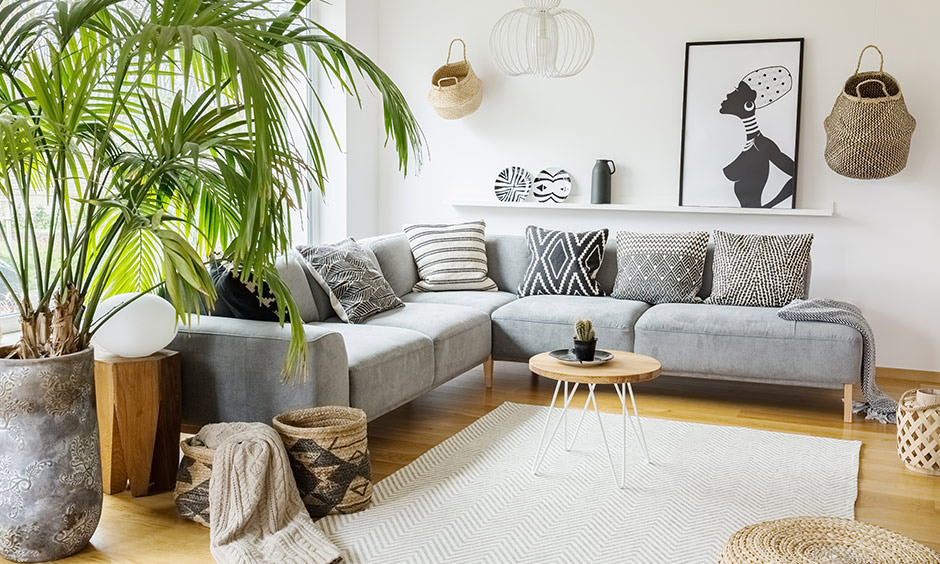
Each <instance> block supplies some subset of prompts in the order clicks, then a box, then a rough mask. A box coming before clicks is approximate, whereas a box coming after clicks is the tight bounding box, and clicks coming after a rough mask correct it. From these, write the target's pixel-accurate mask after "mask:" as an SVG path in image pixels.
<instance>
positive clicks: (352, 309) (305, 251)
mask: <svg viewBox="0 0 940 564" xmlns="http://www.w3.org/2000/svg"><path fill="white" fill-rule="evenodd" d="M297 250H298V251H299V252H300V255H301V256H302V257H304V260H306V261H307V263H308V264H309V265H310V273H311V274H313V277H314V278H315V279H316V281H317V284H319V285H320V287H321V288H323V291H324V292H326V293H327V294H328V295H329V296H330V305H332V306H333V311H335V312H336V315H337V316H339V318H340V319H342V320H343V321H345V322H346V323H362V322H364V321H365V320H366V319H368V318H370V317H372V316H373V315H375V314H377V313H382V312H383V311H388V310H390V309H395V308H399V307H404V306H405V303H404V302H402V301H401V300H400V299H398V296H396V295H395V291H394V290H392V287H391V286H390V285H389V283H388V280H386V279H385V277H384V276H382V273H381V272H380V271H379V269H378V267H377V266H376V265H375V263H373V262H372V259H371V258H370V257H369V254H368V253H366V251H365V249H363V248H362V247H361V246H359V243H357V242H356V241H354V240H353V239H351V238H350V239H346V240H344V241H341V242H339V243H336V244H335V245H313V246H309V247H299V248H298V249H297Z"/></svg>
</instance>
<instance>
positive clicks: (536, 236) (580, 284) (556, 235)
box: [518, 225, 608, 297]
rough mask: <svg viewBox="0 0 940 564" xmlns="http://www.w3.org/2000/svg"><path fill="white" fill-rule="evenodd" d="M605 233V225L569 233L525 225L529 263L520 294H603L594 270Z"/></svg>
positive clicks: (604, 244) (601, 256) (602, 246)
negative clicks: (600, 227) (583, 231)
mask: <svg viewBox="0 0 940 564" xmlns="http://www.w3.org/2000/svg"><path fill="white" fill-rule="evenodd" d="M607 233H608V232H607V229H601V230H599V231H588V232H585V233H570V232H567V231H549V230H547V229H542V228H540V227H535V226H534V225H530V226H528V227H527V228H526V230H525V239H526V245H527V246H528V247H529V255H530V257H529V266H528V268H526V271H525V277H524V278H523V279H522V283H521V284H520V285H519V290H518V294H519V297H524V296H537V295H542V294H552V295H569V296H603V295H604V293H603V291H601V287H600V285H599V284H598V283H597V272H598V271H599V270H600V268H601V263H602V262H603V261H604V247H605V246H606V245H607Z"/></svg>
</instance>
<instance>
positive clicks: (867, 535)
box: [719, 517, 940, 564]
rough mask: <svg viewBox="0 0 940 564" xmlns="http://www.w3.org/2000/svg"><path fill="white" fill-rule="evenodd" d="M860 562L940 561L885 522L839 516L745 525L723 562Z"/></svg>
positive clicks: (724, 553)
mask: <svg viewBox="0 0 940 564" xmlns="http://www.w3.org/2000/svg"><path fill="white" fill-rule="evenodd" d="M813 562H818V563H822V562H832V563H836V562H846V563H848V562H858V563H860V564H861V563H866V564H867V563H872V564H874V563H878V564H940V556H938V555H937V553H936V552H934V551H933V550H930V549H929V548H927V547H926V546H924V545H922V544H920V543H917V542H915V541H913V540H911V539H909V538H907V537H903V536H901V535H899V534H897V533H893V532H891V531H887V530H885V529H882V528H881V527H876V526H874V525H869V524H867V523H860V522H858V521H852V520H850V519H838V518H835V517H793V518H789V519H780V520H778V521H768V522H766V523H760V524H758V525H751V526H750V527H745V528H744V529H741V530H740V531H738V532H737V533H735V534H734V536H732V537H731V538H730V539H729V540H728V542H727V544H725V548H724V551H722V553H721V559H720V560H719V564H794V563H806V564H810V563H813Z"/></svg>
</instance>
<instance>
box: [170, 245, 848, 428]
mask: <svg viewBox="0 0 940 564" xmlns="http://www.w3.org/2000/svg"><path fill="white" fill-rule="evenodd" d="M360 243H361V244H362V245H363V246H364V247H366V248H368V249H371V251H372V252H373V253H374V257H375V261H376V262H377V264H378V266H379V267H380V268H381V270H382V273H383V275H384V276H385V277H386V279H388V281H389V283H390V284H391V286H392V288H393V289H394V290H395V292H396V293H397V294H398V295H399V296H400V297H401V299H402V300H403V301H404V302H405V303H406V306H405V307H404V308H399V309H396V310H393V311H388V312H385V313H381V314H378V315H376V316H374V317H372V318H370V319H368V320H367V321H366V323H364V324H360V325H349V324H345V323H342V322H340V321H339V320H338V319H337V318H336V317H335V315H334V314H333V311H332V308H331V307H330V302H329V299H328V297H327V296H326V294H325V293H324V292H323V291H322V290H321V289H320V288H319V286H318V285H317V284H316V282H315V281H314V280H313V278H312V276H310V275H309V272H305V271H304V270H303V267H302V266H301V265H299V264H292V265H290V268H292V270H290V273H289V275H288V276H285V277H286V278H287V279H288V285H289V286H290V287H291V291H292V293H293V295H294V298H295V300H297V302H298V304H299V305H300V306H301V310H302V312H303V316H304V319H305V321H307V323H305V326H304V329H305V331H306V335H307V339H306V347H307V359H308V365H307V374H306V379H305V381H303V382H299V383H296V384H283V383H282V382H281V379H280V377H281V368H282V366H283V362H284V359H285V356H286V354H287V345H288V342H289V340H290V331H289V328H287V327H280V326H279V325H278V324H277V323H271V322H261V321H247V320H239V319H231V318H222V317H211V316H202V317H201V318H200V319H199V320H198V322H196V323H194V324H193V325H192V326H189V327H181V330H180V333H179V335H178V336H177V338H176V339H175V340H174V342H173V343H172V345H171V346H170V348H173V349H175V350H178V351H180V352H181V353H182V359H183V419H184V423H186V424H187V425H193V426H195V425H202V424H205V423H210V422H220V421H265V422H268V421H270V420H271V418H272V417H273V416H274V415H275V414H277V413H279V412H281V411H284V410H287V409H292V408H298V407H309V406H313V405H351V406H353V407H358V408H361V409H363V410H364V411H365V412H366V413H367V414H368V416H369V418H370V419H374V418H376V417H379V416H381V415H383V414H385V413H387V412H389V411H391V410H393V409H395V408H397V407H399V406H401V405H404V404H406V403H408V402H409V401H411V400H413V399H415V398H417V397H418V396H420V395H422V394H424V393H425V392H427V391H429V390H431V389H433V388H434V387H436V386H438V385H440V384H443V383H444V382H447V381H448V380H451V379H452V378H455V377H457V376H459V375H461V374H463V373H465V372H466V371H468V370H470V369H472V368H474V367H476V366H479V365H481V364H483V365H484V372H485V374H486V376H487V381H488V382H491V381H492V366H493V364H492V360H493V359H495V360H506V361H518V362H525V361H527V360H528V359H529V357H530V356H532V355H535V354H538V353H540V352H544V351H547V350H552V349H556V348H562V347H566V346H568V344H569V343H570V342H571V335H572V326H573V323H574V321H575V320H576V319H578V318H582V317H587V318H590V319H591V320H593V322H594V328H595V330H596V332H597V338H598V346H599V347H601V348H605V349H617V350H626V351H634V352H637V353H641V354H647V355H650V356H653V357H655V358H657V359H659V360H660V362H662V365H663V372H664V374H667V375H675V376H686V377H695V378H710V379H721V380H740V381H749V382H767V383H775V384H789V385H794V386H809V387H816V388H834V389H845V390H846V394H847V397H850V394H851V391H850V390H851V385H852V384H854V383H856V382H858V381H859V375H860V371H861V364H862V339H861V335H860V334H859V333H858V332H857V331H855V330H854V329H851V328H848V327H844V326H840V325H833V324H827V323H814V322H792V321H784V320H782V319H780V318H779V317H777V314H776V313H777V310H776V309H774V308H753V307H735V306H721V305H705V304H662V305H656V306H650V305H649V304H646V303H643V302H635V301H629V300H618V299H614V298H609V297H582V296H531V297H526V298H522V299H518V298H517V297H516V295H515V294H514V293H513V292H514V291H515V289H516V287H517V286H518V285H519V282H520V280H521V278H522V276H523V274H524V271H525V268H526V265H527V264H528V260H529V255H528V249H527V247H526V244H525V240H524V238H523V237H521V236H518V237H516V236H495V237H489V238H488V239H487V260H488V262H489V271H490V277H491V278H492V279H493V280H494V281H495V282H496V283H497V285H498V286H499V288H500V291H499V292H465V291H457V292H435V293H413V292H412V291H411V289H412V286H413V285H414V283H415V282H416V281H417V280H418V273H417V268H416V266H415V263H414V260H413V258H412V255H411V249H410V247H409V246H408V242H407V240H406V239H405V237H404V235H390V236H384V237H377V238H372V239H366V240H363V241H360ZM616 265H617V261H616V249H615V248H614V246H613V245H611V246H610V247H609V248H608V249H607V251H606V256H605V258H604V262H603V266H602V268H601V271H600V273H599V275H598V280H599V282H600V285H601V288H602V289H603V290H604V291H605V292H606V293H609V292H610V291H611V289H612V287H613V283H614V278H615V277H616V268H617V266H616ZM301 272H303V274H300V273H301ZM710 287H711V250H709V257H708V262H707V263H706V268H705V281H704V285H703V288H702V292H701V295H702V296H703V297H704V296H707V295H708V292H709V290H710Z"/></svg>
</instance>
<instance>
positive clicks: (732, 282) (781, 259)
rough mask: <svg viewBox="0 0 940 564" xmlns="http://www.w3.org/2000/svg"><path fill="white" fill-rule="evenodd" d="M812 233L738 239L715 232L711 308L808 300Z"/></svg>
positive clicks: (777, 305) (751, 236) (707, 301)
mask: <svg viewBox="0 0 940 564" xmlns="http://www.w3.org/2000/svg"><path fill="white" fill-rule="evenodd" d="M812 246H813V235H812V233H808V234H802V235H736V234H734V233H725V232H723V231H715V264H714V266H713V267H712V270H713V273H714V274H713V278H714V282H713V283H712V295H711V296H710V297H709V298H708V299H706V300H705V303H709V304H721V305H737V306H755V307H783V306H785V305H787V304H788V303H790V302H792V301H793V300H797V299H805V298H806V269H807V268H808V266H809V257H810V251H811V250H812Z"/></svg>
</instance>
